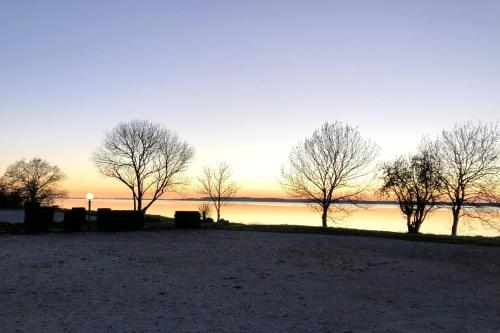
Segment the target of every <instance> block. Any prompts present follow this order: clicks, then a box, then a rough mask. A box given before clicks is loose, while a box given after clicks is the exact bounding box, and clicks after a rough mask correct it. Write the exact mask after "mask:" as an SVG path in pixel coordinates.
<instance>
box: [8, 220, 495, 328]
mask: <svg viewBox="0 0 500 333" xmlns="http://www.w3.org/2000/svg"><path fill="white" fill-rule="evenodd" d="M499 264H500V248H496V247H479V246H464V245H450V244H432V243H420V242H406V241H398V240H388V239H380V238H363V237H341V236H330V235H310V234H279V233H263V232H238V231H224V230H196V231H164V232H130V233H109V234H106V233H84V234H74V235H62V234H45V235H40V236H27V235H20V236H9V235H7V236H0V309H1V315H0V332H15V331H26V332H59V331H75V332H97V331H99V332H107V331H109V332H115V331H116V332H133V331H135V332H143V331H144V332H150V331H192V332H198V331H209V332H220V331H226V332H235V331H250V332H278V331H281V332H284V331H286V332H306V331H307V332H328V331H332V332H413V331H426V332H432V331H436V332H499V331H500V265H499Z"/></svg>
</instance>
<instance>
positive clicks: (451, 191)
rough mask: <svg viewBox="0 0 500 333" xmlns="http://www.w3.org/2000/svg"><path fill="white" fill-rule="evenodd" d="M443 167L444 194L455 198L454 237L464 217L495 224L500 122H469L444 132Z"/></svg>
mask: <svg viewBox="0 0 500 333" xmlns="http://www.w3.org/2000/svg"><path fill="white" fill-rule="evenodd" d="M437 147H438V155H439V159H440V161H441V163H442V166H443V170H442V173H441V179H442V182H443V185H444V193H445V195H446V196H447V197H448V199H449V200H450V201H451V211H452V215H453V224H452V228H451V234H452V236H456V235H457V227H458V224H459V220H460V217H462V216H464V215H468V216H470V217H473V218H477V219H480V220H481V221H482V222H484V223H487V224H489V225H490V226H493V227H495V225H494V224H495V219H490V218H489V217H490V216H491V214H489V213H494V212H495V211H494V210H492V209H491V207H490V206H488V205H487V204H488V203H497V202H498V193H497V191H498V188H499V186H500V181H499V180H500V163H499V162H500V132H499V130H498V125H497V124H483V123H473V122H466V123H464V124H462V125H455V126H454V127H453V129H451V130H449V131H446V130H445V131H443V132H442V134H441V137H440V138H439V140H438V141H437Z"/></svg>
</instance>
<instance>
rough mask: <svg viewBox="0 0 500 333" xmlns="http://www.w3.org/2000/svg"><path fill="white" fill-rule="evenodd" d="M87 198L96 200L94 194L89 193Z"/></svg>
mask: <svg viewBox="0 0 500 333" xmlns="http://www.w3.org/2000/svg"><path fill="white" fill-rule="evenodd" d="M85 198H87V200H92V199H94V195H93V194H92V193H87V195H86V196H85Z"/></svg>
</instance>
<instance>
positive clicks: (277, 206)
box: [56, 199, 500, 236]
mask: <svg viewBox="0 0 500 333" xmlns="http://www.w3.org/2000/svg"><path fill="white" fill-rule="evenodd" d="M56 204H57V205H59V206H60V207H62V208H71V207H87V200H85V199H64V200H59V201H57V202H56ZM201 204H202V202H201V201H182V200H160V201H157V202H155V203H154V204H153V205H152V206H151V208H150V209H149V210H148V213H149V214H155V215H163V216H169V217H172V216H174V213H175V211H176V210H198V208H199V207H200V205H201ZM97 208H111V209H132V208H133V202H132V200H125V199H123V200H122V199H94V200H92V210H96V209H97ZM348 210H349V215H348V216H346V214H342V213H338V214H337V216H340V217H342V219H341V220H339V221H336V222H334V223H332V222H329V225H332V226H333V225H335V226H339V227H345V228H354V229H367V230H385V231H396V232H406V231H407V230H406V224H405V220H404V219H403V216H402V214H401V213H400V210H399V207H397V206H396V205H381V204H374V205H369V206H364V207H348ZM214 213H215V211H214V212H213V213H212V216H213V215H214ZM221 216H222V218H225V219H228V220H230V221H231V222H239V223H245V224H289V225H308V226H321V215H320V214H319V213H318V212H316V211H314V210H313V209H312V208H311V207H310V206H308V205H306V204H301V203H281V202H230V203H228V204H227V206H225V207H223V208H222V212H221ZM334 216H335V212H334ZM499 226H500V222H499ZM450 231H451V212H450V210H449V209H444V208H443V209H438V210H436V211H435V212H434V213H433V214H432V215H430V216H429V217H428V218H427V220H426V221H425V222H424V224H423V225H422V227H421V232H423V233H432V234H444V235H449V234H450ZM459 235H470V236H475V235H480V236H500V231H497V230H494V229H492V228H490V227H487V226H484V225H482V224H481V223H480V222H478V221H470V220H467V219H465V218H463V219H462V220H461V223H460V225H459Z"/></svg>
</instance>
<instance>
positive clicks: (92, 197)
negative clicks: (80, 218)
mask: <svg viewBox="0 0 500 333" xmlns="http://www.w3.org/2000/svg"><path fill="white" fill-rule="evenodd" d="M85 198H87V200H88V201H89V217H88V220H89V222H90V208H91V206H92V199H94V195H93V194H92V193H87V195H86V196H85Z"/></svg>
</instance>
